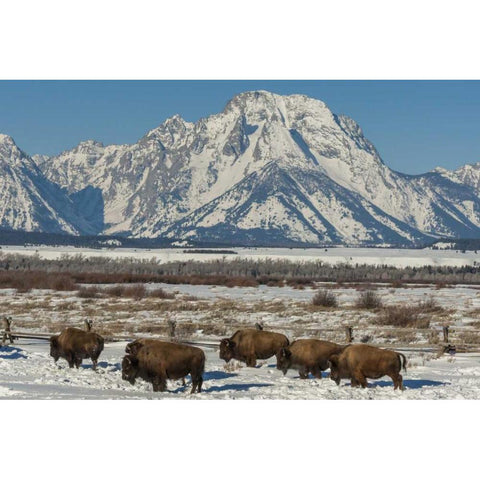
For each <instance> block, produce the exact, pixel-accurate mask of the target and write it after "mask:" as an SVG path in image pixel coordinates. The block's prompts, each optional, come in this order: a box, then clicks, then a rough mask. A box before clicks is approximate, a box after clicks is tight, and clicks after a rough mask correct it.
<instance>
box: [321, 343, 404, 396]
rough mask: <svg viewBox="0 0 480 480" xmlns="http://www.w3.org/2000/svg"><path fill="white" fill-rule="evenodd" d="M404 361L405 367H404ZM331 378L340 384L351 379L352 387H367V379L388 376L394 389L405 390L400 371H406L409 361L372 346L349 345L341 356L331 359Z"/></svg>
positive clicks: (400, 354) (400, 355)
mask: <svg viewBox="0 0 480 480" xmlns="http://www.w3.org/2000/svg"><path fill="white" fill-rule="evenodd" d="M402 360H403V365H402ZM329 364H330V378H331V379H332V380H333V381H335V382H336V384H337V385H339V384H340V379H342V378H349V379H350V380H351V382H352V387H358V386H359V385H361V386H362V388H365V387H366V386H367V378H373V379H376V378H380V377H383V376H384V375H388V376H389V377H390V378H391V379H392V380H393V388H394V389H395V390H396V389H397V388H400V389H401V390H403V379H402V376H401V375H400V370H401V369H402V366H403V369H404V370H405V371H406V370H407V368H406V365H407V359H406V358H405V355H403V353H397V352H394V351H392V350H384V349H382V348H377V347H372V346H371V345H349V346H347V347H345V349H344V350H343V352H341V353H340V354H334V355H332V356H331V357H330V358H329Z"/></svg>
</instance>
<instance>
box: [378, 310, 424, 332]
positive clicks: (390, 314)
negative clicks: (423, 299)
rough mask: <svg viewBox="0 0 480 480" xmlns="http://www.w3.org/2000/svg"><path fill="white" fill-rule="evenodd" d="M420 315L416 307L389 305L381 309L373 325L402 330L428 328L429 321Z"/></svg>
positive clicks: (420, 311)
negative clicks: (401, 328) (388, 326)
mask: <svg viewBox="0 0 480 480" xmlns="http://www.w3.org/2000/svg"><path fill="white" fill-rule="evenodd" d="M421 313H422V310H420V309H419V307H418V306H408V305H389V306H387V307H384V308H383V309H382V311H381V312H380V314H379V316H378V317H377V319H376V320H375V323H376V324H377V325H391V326H394V327H403V328H406V327H410V328H428V327H429V326H430V320H429V319H428V318H425V316H424V315H422V314H421Z"/></svg>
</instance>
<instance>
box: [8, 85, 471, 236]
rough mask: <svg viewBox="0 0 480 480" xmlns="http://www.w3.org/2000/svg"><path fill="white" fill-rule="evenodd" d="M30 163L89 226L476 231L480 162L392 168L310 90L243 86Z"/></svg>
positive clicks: (277, 231)
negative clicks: (200, 109) (197, 107)
mask: <svg viewBox="0 0 480 480" xmlns="http://www.w3.org/2000/svg"><path fill="white" fill-rule="evenodd" d="M0 155H1V154H0ZM29 161H30V162H31V163H32V164H35V162H36V164H37V165H38V168H39V169H41V171H42V172H43V174H44V175H45V177H46V178H47V179H48V180H49V181H50V184H51V185H54V184H55V185H58V186H59V187H61V189H63V190H61V191H62V192H63V195H64V196H65V198H67V199H68V200H69V201H70V202H71V204H72V205H73V207H74V210H76V211H78V212H81V215H82V216H83V222H84V223H85V224H86V225H87V227H81V228H80V224H81V222H79V221H78V220H77V219H73V217H72V216H71V215H70V214H68V215H67V218H69V219H70V220H69V222H70V223H71V224H72V225H75V227H74V230H75V231H81V232H82V233H84V232H85V231H88V232H91V231H92V230H93V231H95V232H100V231H101V232H103V233H108V234H128V235H133V236H137V237H140V236H143V237H157V236H165V237H169V238H172V239H173V238H175V239H191V240H194V239H196V240H201V241H205V242H219V243H242V244H246V243H248V244H270V245H279V244H282V245H285V244H318V243H322V244H323V243H335V244H338V243H348V244H379V243H382V244H383V243H411V242H419V241H424V240H426V239H428V238H432V237H441V236H449V237H450V236H452V237H456V236H461V237H475V236H479V235H480V200H479V195H478V194H479V185H480V168H478V170H477V172H478V173H477V177H476V178H477V180H476V181H475V180H472V176H471V175H470V174H468V173H465V174H462V173H458V171H456V172H453V173H448V172H446V171H440V170H438V169H437V170H435V171H433V172H429V173H427V174H424V175H418V176H410V175H404V174H401V173H398V172H395V171H393V170H391V169H389V168H388V167H387V166H386V165H385V164H384V163H383V162H382V160H381V158H380V156H379V154H378V152H377V151H376V149H375V147H374V146H373V145H372V144H371V142H369V141H368V140H367V139H366V138H365V137H364V135H363V133H362V130H361V129H360V127H359V126H358V125H357V124H356V123H355V121H354V120H352V119H351V118H348V117H346V116H342V115H335V114H334V113H332V112H331V111H330V110H329V108H328V107H327V106H326V105H325V104H324V103H323V102H321V101H320V100H316V99H313V98H309V97H307V96H304V95H289V96H281V95H276V94H272V93H269V92H265V91H256V92H246V93H242V94H240V95H238V96H236V97H234V98H233V99H232V100H231V101H230V102H229V103H228V104H227V106H226V107H225V109H224V110H223V112H221V113H219V114H216V115H212V116H209V117H207V118H203V119H201V120H199V121H198V122H196V123H190V122H186V121H184V120H183V119H182V118H181V117H179V116H178V115H176V116H174V117H172V118H169V119H167V120H166V121H165V122H164V123H162V124H161V125H160V126H159V127H157V128H155V129H153V130H151V131H150V132H148V133H147V134H146V135H145V136H144V137H143V138H142V139H140V140H139V141H138V142H137V143H135V144H133V145H110V146H104V145H102V144H101V143H98V142H94V141H87V142H82V143H81V144H79V145H78V146H77V147H76V148H74V149H73V150H70V151H66V152H63V153H61V154H60V155H58V156H56V157H51V158H48V157H45V156H35V157H34V159H33V160H32V159H29ZM464 168H467V167H464ZM462 175H463V176H462ZM59 190H60V189H59ZM60 212H62V210H60ZM60 212H59V213H58V215H60ZM4 217H5V216H4V215H2V217H0V218H3V219H4ZM3 221H4V222H6V223H8V222H11V221H12V218H10V220H5V219H4V220H3ZM24 228H26V229H28V228H32V227H31V226H29V225H25V227H24ZM41 228H43V227H41ZM59 228H61V229H62V228H63V227H61V226H60V227H59ZM82 228H87V230H82ZM88 228H90V230H88Z"/></svg>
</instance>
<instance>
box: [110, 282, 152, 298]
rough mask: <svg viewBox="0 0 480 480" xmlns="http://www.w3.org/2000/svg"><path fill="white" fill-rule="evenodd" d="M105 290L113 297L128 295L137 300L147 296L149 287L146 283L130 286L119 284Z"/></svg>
mask: <svg viewBox="0 0 480 480" xmlns="http://www.w3.org/2000/svg"><path fill="white" fill-rule="evenodd" d="M104 292H105V293H106V294H107V295H111V296H112V297H128V298H134V299H135V300H141V299H142V298H145V296H146V294H147V289H146V288H145V285H142V284H140V285H132V286H130V287H126V286H123V285H117V286H115V287H110V288H106V289H105V290H104Z"/></svg>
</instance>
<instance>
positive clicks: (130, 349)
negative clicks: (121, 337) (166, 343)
mask: <svg viewBox="0 0 480 480" xmlns="http://www.w3.org/2000/svg"><path fill="white" fill-rule="evenodd" d="M157 341H158V340H155V339H153V338H139V339H138V340H134V341H133V342H130V343H128V344H127V346H126V347H125V353H127V354H130V355H133V356H134V357H135V356H136V355H137V354H138V351H139V350H140V348H142V347H143V346H144V345H149V344H150V345H152V344H153V345H155V343H156V342H157ZM182 385H183V386H185V385H186V383H185V377H183V378H182Z"/></svg>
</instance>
